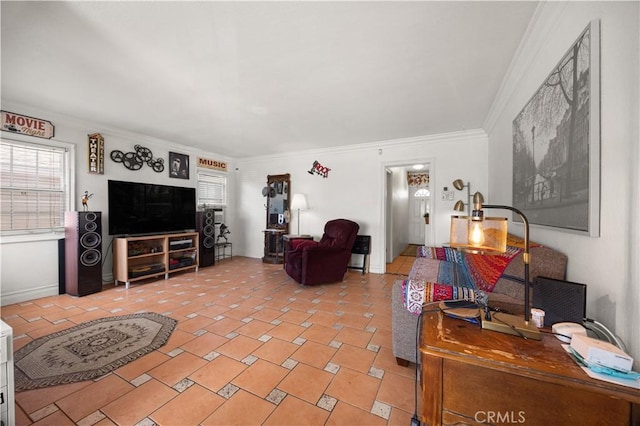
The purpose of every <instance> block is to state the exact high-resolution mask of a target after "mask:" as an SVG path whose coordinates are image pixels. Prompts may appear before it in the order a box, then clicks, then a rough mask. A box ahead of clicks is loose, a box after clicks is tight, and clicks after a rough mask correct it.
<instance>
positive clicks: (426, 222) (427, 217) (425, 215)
mask: <svg viewBox="0 0 640 426" xmlns="http://www.w3.org/2000/svg"><path fill="white" fill-rule="evenodd" d="M422 217H424V223H425V224H426V225H428V224H429V212H426V213H425V214H423V215H422Z"/></svg>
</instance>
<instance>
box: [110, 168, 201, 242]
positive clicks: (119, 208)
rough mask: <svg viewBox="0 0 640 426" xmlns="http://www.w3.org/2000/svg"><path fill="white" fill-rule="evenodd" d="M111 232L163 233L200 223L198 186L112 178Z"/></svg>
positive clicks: (191, 227)
mask: <svg viewBox="0 0 640 426" xmlns="http://www.w3.org/2000/svg"><path fill="white" fill-rule="evenodd" d="M108 189H109V235H140V234H162V233H169V232H179V231H186V230H193V229H195V227H196V190H195V188H184V187H178V186H167V185H154V184H148V183H136V182H123V181H118V180H110V181H109V185H108Z"/></svg>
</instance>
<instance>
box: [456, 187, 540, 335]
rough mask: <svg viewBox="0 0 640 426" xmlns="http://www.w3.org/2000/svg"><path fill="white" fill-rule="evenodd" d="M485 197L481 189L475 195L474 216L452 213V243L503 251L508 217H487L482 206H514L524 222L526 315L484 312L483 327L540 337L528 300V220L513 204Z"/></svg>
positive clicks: (473, 249) (477, 249) (476, 249)
mask: <svg viewBox="0 0 640 426" xmlns="http://www.w3.org/2000/svg"><path fill="white" fill-rule="evenodd" d="M483 203H484V197H483V196H482V194H481V193H480V192H476V193H475V194H474V195H473V212H472V213H471V216H452V217H451V247H454V248H457V249H459V250H463V251H468V252H471V253H484V254H500V253H504V252H505V251H506V248H507V218H499V217H484V212H483V209H503V210H511V211H512V212H514V213H516V214H517V215H519V216H520V218H521V219H522V222H523V224H524V253H523V255H522V260H523V262H524V319H523V318H521V317H519V316H516V315H509V314H506V313H503V312H497V313H494V314H493V315H489V314H487V315H485V317H484V318H483V320H482V328H486V329H489V330H493V331H498V332H501V333H506V334H513V335H516V336H521V337H525V338H529V339H536V340H540V338H541V337H540V331H539V330H538V328H537V327H536V326H535V325H534V324H530V323H529V320H530V315H531V312H530V309H531V307H530V304H529V261H530V258H529V221H528V219H527V217H526V216H525V215H524V213H522V212H521V211H520V210H518V209H516V208H515V207H511V206H503V205H492V204H483Z"/></svg>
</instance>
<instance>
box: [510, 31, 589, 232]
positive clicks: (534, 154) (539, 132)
mask: <svg viewBox="0 0 640 426" xmlns="http://www.w3.org/2000/svg"><path fill="white" fill-rule="evenodd" d="M513 206H514V207H516V208H518V209H520V210H522V212H523V213H524V214H525V215H526V216H527V218H528V219H529V222H530V223H531V224H532V225H542V226H547V227H552V228H557V229H561V230H567V231H571V232H577V233H581V234H585V235H589V236H592V237H597V236H599V235H600V23H599V21H597V20H594V21H591V22H590V23H589V25H588V26H587V27H586V28H585V30H584V31H583V32H582V33H581V34H580V35H579V37H578V39H577V40H576V41H575V43H573V45H572V46H571V47H570V48H569V50H568V51H567V52H566V54H565V55H564V56H563V57H562V58H561V59H560V61H559V62H558V64H557V65H556V66H555V67H554V68H553V70H552V71H551V73H550V74H549V76H548V77H547V78H546V80H545V81H544V82H543V83H542V85H541V86H540V87H539V88H538V90H537V91H536V92H535V93H534V95H533V97H531V99H530V100H529V102H528V103H527V104H526V105H525V106H524V108H523V109H522V111H520V113H519V114H518V115H517V117H516V118H515V119H514V120H513ZM514 220H516V217H514ZM517 220H519V219H517Z"/></svg>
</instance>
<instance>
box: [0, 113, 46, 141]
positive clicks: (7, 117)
mask: <svg viewBox="0 0 640 426" xmlns="http://www.w3.org/2000/svg"><path fill="white" fill-rule="evenodd" d="M1 112H2V130H5V131H7V132H12V133H19V134H22V135H29V136H36V137H38V138H45V139H51V138H52V137H53V131H54V127H53V124H51V122H50V121H47V120H41V119H39V118H33V117H27V116H26V115H20V114H14V113H13V112H8V111H1Z"/></svg>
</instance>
